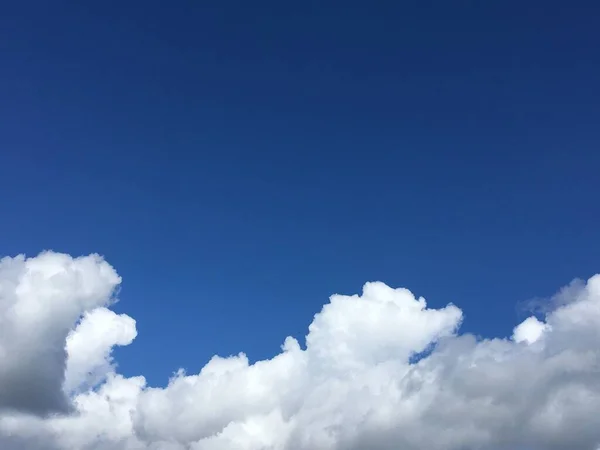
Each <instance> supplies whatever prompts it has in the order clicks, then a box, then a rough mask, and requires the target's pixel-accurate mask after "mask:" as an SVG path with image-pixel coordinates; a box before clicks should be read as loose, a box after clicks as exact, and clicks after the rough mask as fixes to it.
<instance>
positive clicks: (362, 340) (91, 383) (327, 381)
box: [0, 252, 600, 450]
mask: <svg viewBox="0 0 600 450" xmlns="http://www.w3.org/2000/svg"><path fill="white" fill-rule="evenodd" d="M120 281H121V279H120V277H119V276H118V275H117V273H116V271H115V270H114V269H113V268H112V267H111V266H110V265H109V264H108V263H107V262H106V261H104V260H103V259H102V258H100V257H99V256H97V255H91V256H87V257H82V258H72V257H70V256H68V255H63V254H57V253H51V252H46V253H42V254H40V255H39V256H37V257H35V258H29V259H27V258H25V257H23V256H18V257H16V258H4V259H3V260H2V261H1V262H0V448H2V449H8V450H13V449H14V450H16V449H35V450H37V449H52V450H75V449H77V450H108V449H111V450H113V449H120V450H217V449H218V450H223V449H236V450H237V449H240V450H269V449H270V450H309V449H310V450H362V449H372V450H391V449H398V448H402V449H406V450H412V449H423V448H427V449H430V450H463V449H488V450H505V449H529V450H541V449H556V450H559V449H578V450H598V449H600V426H599V425H600V419H598V418H597V412H598V411H600V345H599V344H600V275H596V276H595V277H592V278H591V279H589V280H588V281H587V283H577V284H576V285H571V287H569V288H568V289H563V290H562V291H560V292H559V296H560V298H559V301H557V302H556V305H557V306H556V308H555V309H553V310H551V311H547V312H546V313H545V315H544V316H543V317H540V318H536V317H530V318H528V319H526V320H525V321H524V322H522V323H521V324H518V325H517V326H516V327H515V328H514V330H513V334H512V336H511V337H509V338H495V339H477V338H475V337H474V336H472V335H470V334H467V333H463V334H459V327H460V325H461V321H462V312H461V310H460V309H459V308H458V307H457V306H454V305H451V304H450V305H448V306H446V307H444V308H441V309H430V308H428V307H427V304H426V302H425V300H424V299H423V298H415V297H414V295H413V294H412V293H411V292H410V291H408V290H406V289H392V288H390V287H388V286H386V285H385V284H383V283H378V282H376V283H367V284H366V285H365V286H364V289H363V292H362V295H360V296H356V295H355V296H345V295H334V296H332V297H331V298H330V301H329V303H327V304H326V305H325V306H324V307H323V309H322V310H321V311H320V312H319V313H318V314H316V315H315V317H314V320H313V322H312V323H311V324H310V326H309V329H308V334H307V336H306V345H305V348H302V346H301V345H300V344H299V343H298V342H297V341H296V340H295V339H293V338H291V337H288V338H286V339H285V341H284V343H283V345H282V348H281V352H280V353H279V354H278V355H276V356H274V357H273V358H272V359H269V360H264V361H258V362H256V363H254V364H250V363H249V361H248V359H247V358H246V356H245V355H244V354H243V353H240V354H239V355H236V356H230V357H226V358H223V357H219V356H215V357H213V358H212V359H211V361H210V362H209V363H208V364H206V366H204V367H203V368H202V370H201V371H200V372H199V373H197V374H186V373H184V372H182V371H180V372H178V373H177V374H176V375H175V376H174V377H173V378H172V379H171V380H169V383H168V385H167V386H166V387H164V388H156V387H150V386H147V384H146V381H145V379H144V378H143V377H142V376H139V377H132V378H125V377H123V376H121V375H119V374H118V373H116V366H115V364H114V362H113V361H112V358H111V350H112V348H113V347H114V346H115V345H128V344H130V343H131V342H132V341H133V340H134V338H135V336H136V329H135V321H134V320H133V319H132V318H130V317H128V316H126V315H117V314H115V313H114V312H112V311H111V310H110V309H109V308H110V305H111V304H112V303H113V301H114V292H115V289H116V288H117V287H118V285H119V283H120ZM417 355H418V356H419V357H418V358H416V357H415V356H417Z"/></svg>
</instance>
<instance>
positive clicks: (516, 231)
mask: <svg viewBox="0 0 600 450" xmlns="http://www.w3.org/2000/svg"><path fill="white" fill-rule="evenodd" d="M5 3H6V4H4V5H2V12H1V13H0V56H1V59H0V193H1V194H0V214H1V219H0V235H1V236H2V239H1V240H0V254H2V255H6V254H8V255H14V254H16V253H21V252H26V253H27V254H29V255H35V254H36V253H38V252H39V251H40V250H42V249H54V250H57V251H63V252H68V253H71V254H87V253H89V252H99V253H101V254H103V255H105V256H106V258H107V259H108V261H109V262H111V263H112V264H113V265H114V266H115V267H116V268H117V270H118V271H119V273H120V274H121V275H122V276H123V278H124V283H123V289H122V292H121V299H122V301H121V303H120V304H118V305H117V307H116V309H117V310H118V311H122V312H127V313H128V314H130V315H132V316H133V317H134V318H135V319H136V320H137V321H138V330H139V336H138V338H137V340H136V341H135V342H134V344H133V345H132V346H130V347H128V348H125V349H122V350H120V351H119V352H118V358H119V362H120V366H121V370H122V371H123V372H124V373H126V374H128V375H131V374H139V373H143V374H144V375H146V376H147V377H148V379H149V380H150V382H151V383H153V384H163V383H165V382H166V380H167V377H168V376H169V374H170V373H171V372H173V371H174V370H176V369H177V368H178V367H185V368H186V369H188V370H189V371H197V370H198V369H199V368H200V367H201V366H202V365H203V364H204V363H205V362H206V361H207V360H208V358H209V357H210V356H211V355H212V354H214V353H219V354H222V355H227V354H231V353H237V352H239V351H242V350H243V351H246V352H247V353H248V355H249V357H250V358H251V359H252V360H254V359H257V358H264V357H270V356H271V355H273V354H274V353H275V352H277V350H278V346H279V345H280V344H281V343H282V342H283V339H284V338H285V336H286V335H288V334H291V335H294V336H296V337H299V338H302V337H303V336H304V334H305V333H306V327H307V326H308V324H309V323H310V321H311V318H312V315H313V314H314V313H316V312H317V311H318V310H319V309H320V307H321V305H322V304H323V303H324V302H326V301H327V297H328V296H329V295H330V294H332V293H335V292H339V293H357V292H359V291H360V288H361V286H362V284H363V283H364V282H365V281H369V280H382V281H385V282H386V283H388V284H391V285H393V286H406V287H408V288H410V289H411V290H413V291H414V292H416V293H417V294H418V295H423V296H425V297H426V298H427V299H428V301H429V303H430V305H431V306H434V307H439V306H442V305H444V304H445V303H447V302H450V301H452V302H455V303H457V304H458V305H459V306H460V307H461V308H463V310H464V311H465V314H466V321H465V324H464V326H463V328H464V329H465V330H468V331H472V332H474V333H477V334H483V335H486V336H506V335H509V334H510V333H511V330H512V327H513V326H514V325H515V324H516V323H517V321H519V320H521V319H523V318H524V317H525V315H524V313H523V312H522V311H520V310H519V308H517V307H516V305H517V304H518V303H519V302H523V301H525V300H528V299H530V298H532V297H534V296H540V295H541V296H544V295H550V294H552V293H553V291H554V290H555V289H556V288H558V287H559V286H561V285H563V284H565V283H567V282H569V281H570V280H571V279H572V278H573V277H576V276H580V277H584V278H585V277H588V276H590V275H591V274H593V273H595V272H597V271H598V270H599V269H600V261H599V259H600V258H599V255H600V234H599V230H598V221H599V219H600V201H599V198H600V177H599V174H600V172H599V171H600V155H599V153H598V152H599V149H600V50H599V46H598V43H600V26H599V23H600V19H599V17H600V6H599V5H598V3H597V2H586V3H583V2H580V3H577V2H558V1H544V2H538V1H531V2H516V1H502V2H466V1H458V2H448V1H433V2H417V1H408V2H352V1H345V2H311V1H305V2H281V1H278V2H275V1H273V2H246V1H244V2H242V1H223V2H212V3H214V5H212V6H207V3H208V2H193V1H183V2H158V1H143V2H141V1H128V2H115V1H108V2H107V1H103V2H95V3H94V2H74V1H73V2H61V1H56V2H46V1H43V2H42V1H29V2H10V4H9V2H5Z"/></svg>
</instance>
